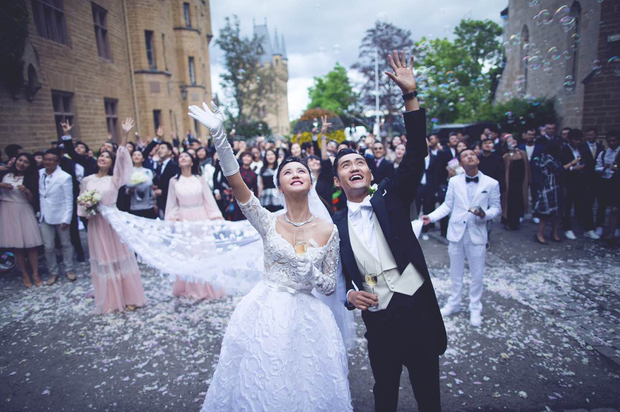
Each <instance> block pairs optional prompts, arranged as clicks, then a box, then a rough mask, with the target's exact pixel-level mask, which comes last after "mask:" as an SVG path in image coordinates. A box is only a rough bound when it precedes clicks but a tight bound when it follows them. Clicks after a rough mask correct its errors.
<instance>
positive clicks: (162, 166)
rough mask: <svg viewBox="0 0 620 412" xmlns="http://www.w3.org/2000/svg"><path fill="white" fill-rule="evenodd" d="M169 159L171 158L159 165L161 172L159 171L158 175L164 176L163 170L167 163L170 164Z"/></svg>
mask: <svg viewBox="0 0 620 412" xmlns="http://www.w3.org/2000/svg"><path fill="white" fill-rule="evenodd" d="M170 159H172V158H171V157H169V158H167V159H166V160H164V161H163V162H162V163H161V170H160V172H159V173H160V175H163V174H164V170H166V166H167V165H168V163H170Z"/></svg>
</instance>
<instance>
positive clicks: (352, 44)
mask: <svg viewBox="0 0 620 412" xmlns="http://www.w3.org/2000/svg"><path fill="white" fill-rule="evenodd" d="M507 4H508V0H467V1H465V0H408V1H404V0H374V1H370V0H356V1H353V0H346V1H343V0H331V1H321V0H318V1H292V0H288V1H285V0H229V1H217V0H212V1H211V24H212V28H213V35H214V40H216V39H217V38H218V36H219V33H220V29H221V28H222V27H223V26H224V18H225V17H227V16H232V15H237V16H238V17H239V20H240V22H241V31H242V34H243V35H246V36H251V35H252V27H253V26H252V21H253V19H254V20H255V21H256V23H257V24H263V23H264V20H265V18H267V25H268V28H269V31H270V34H271V36H272V37H273V34H274V30H275V29H277V30H278V33H279V34H283V35H284V37H285V41H286V49H287V53H288V68H289V81H288V105H289V117H290V119H291V120H293V119H296V118H299V116H301V114H302V113H303V112H304V110H305V109H306V107H307V105H308V103H309V99H308V87H311V86H312V85H313V83H314V82H313V79H314V77H315V76H323V75H325V74H327V73H328V72H329V71H330V70H331V69H332V68H333V67H334V64H335V63H336V62H339V63H340V64H341V65H343V66H344V67H346V68H347V69H348V70H349V77H350V78H351V79H352V80H353V83H354V84H356V83H359V82H361V81H362V79H361V78H360V76H359V74H358V73H356V72H354V71H351V70H350V67H351V65H352V64H353V63H355V62H356V60H357V57H358V49H359V45H360V43H361V40H362V38H363V37H364V34H365V31H366V30H367V29H369V28H371V27H372V26H374V23H375V21H376V20H377V19H378V18H379V19H381V20H382V21H388V22H390V23H392V24H394V25H396V26H398V27H401V28H403V29H408V30H410V31H411V34H412V39H413V40H414V41H417V40H419V39H420V38H421V37H422V36H426V37H427V38H429V37H430V38H442V37H448V38H453V35H452V32H453V30H454V27H455V26H456V25H458V23H459V21H460V20H461V19H463V18H472V19H478V20H484V19H490V20H493V21H496V22H497V23H500V24H501V19H500V12H501V11H502V10H503V9H504V8H505V7H506V6H507ZM272 41H273V39H272ZM222 62H223V58H222V51H221V50H220V49H219V48H218V47H217V46H215V42H211V83H212V87H213V91H214V93H217V94H218V97H219V98H220V100H222V101H224V102H225V100H223V98H224V93H223V92H222V87H221V86H220V74H221V73H222V72H223V71H224V67H223V66H222Z"/></svg>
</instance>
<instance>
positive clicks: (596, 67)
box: [591, 59, 603, 76]
mask: <svg viewBox="0 0 620 412" xmlns="http://www.w3.org/2000/svg"><path fill="white" fill-rule="evenodd" d="M591 69H592V72H593V73H594V75H595V76H598V75H599V74H601V71H602V70H603V64H602V63H601V61H600V60H599V59H596V60H594V61H593V62H592V67H591Z"/></svg>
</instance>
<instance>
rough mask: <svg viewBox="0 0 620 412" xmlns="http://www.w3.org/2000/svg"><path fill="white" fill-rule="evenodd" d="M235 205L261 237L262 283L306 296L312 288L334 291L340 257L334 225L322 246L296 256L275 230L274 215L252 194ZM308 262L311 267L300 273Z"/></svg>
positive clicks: (328, 292) (289, 245)
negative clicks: (248, 198)
mask: <svg viewBox="0 0 620 412" xmlns="http://www.w3.org/2000/svg"><path fill="white" fill-rule="evenodd" d="M239 206H240V208H241V211H242V212H243V214H244V215H245V217H246V218H247V219H248V221H249V222H250V223H251V224H252V226H254V228H255V229H256V230H257V231H258V233H260V235H261V237H262V238H263V249H264V253H265V254H264V262H265V271H264V273H263V280H264V281H266V282H267V283H271V284H274V285H277V286H282V287H285V288H292V289H294V290H296V291H300V292H306V293H309V292H310V291H311V290H312V288H316V289H317V291H319V292H320V293H323V294H326V295H329V294H331V293H332V292H334V289H335V287H336V275H337V271H338V259H339V257H340V253H339V250H338V245H339V243H340V241H339V237H338V230H337V229H336V226H334V229H333V232H332V234H331V236H330V238H329V241H328V242H327V244H326V245H325V246H323V247H309V248H308V251H307V252H306V254H305V255H303V256H299V255H297V254H296V253H295V249H294V248H293V246H292V245H291V244H290V243H289V242H287V241H286V239H284V238H283V237H282V236H281V235H280V234H279V233H278V232H277V231H276V219H277V215H276V214H274V213H271V212H270V211H268V210H267V209H265V208H263V207H262V206H261V205H260V202H259V201H258V199H257V198H256V197H255V196H254V195H252V197H251V198H250V200H249V201H248V202H247V203H245V204H242V203H240V202H239ZM308 262H309V263H311V264H312V268H311V270H304V266H307V263H308Z"/></svg>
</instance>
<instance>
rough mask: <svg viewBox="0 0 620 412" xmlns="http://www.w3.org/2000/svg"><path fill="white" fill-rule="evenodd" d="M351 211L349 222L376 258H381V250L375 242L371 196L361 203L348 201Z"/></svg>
mask: <svg viewBox="0 0 620 412" xmlns="http://www.w3.org/2000/svg"><path fill="white" fill-rule="evenodd" d="M347 208H348V209H349V222H350V223H351V226H352V227H353V230H354V231H355V234H356V235H357V237H358V238H359V239H363V240H364V243H365V244H366V246H367V247H368V249H370V251H371V252H372V253H373V255H375V256H379V249H378V248H377V242H376V241H375V223H374V220H375V219H374V212H373V210H372V205H371V204H370V195H368V196H366V197H365V198H364V200H363V201H362V202H361V203H355V202H351V201H350V200H347Z"/></svg>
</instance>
